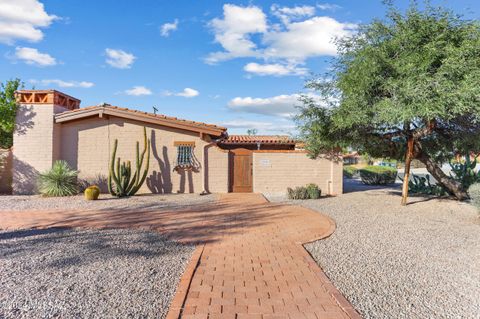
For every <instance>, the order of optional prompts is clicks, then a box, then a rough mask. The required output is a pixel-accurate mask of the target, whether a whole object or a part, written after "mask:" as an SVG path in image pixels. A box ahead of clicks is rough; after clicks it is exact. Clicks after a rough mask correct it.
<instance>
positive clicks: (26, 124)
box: [12, 104, 66, 194]
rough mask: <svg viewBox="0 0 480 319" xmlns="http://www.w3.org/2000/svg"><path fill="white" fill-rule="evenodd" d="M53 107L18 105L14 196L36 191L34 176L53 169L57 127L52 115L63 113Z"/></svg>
mask: <svg viewBox="0 0 480 319" xmlns="http://www.w3.org/2000/svg"><path fill="white" fill-rule="evenodd" d="M65 110H66V109H64V108H63V107H60V106H56V105H53V104H41V105H39V104H36V105H35V104H32V105H28V104H21V105H20V106H19V108H18V110H17V117H16V123H17V125H16V129H15V132H14V135H13V145H14V147H13V180H12V186H13V192H14V193H15V194H30V193H33V192H34V191H35V186H36V179H37V174H38V173H39V172H43V171H45V170H47V169H49V168H51V167H52V164H53V162H54V161H55V160H57V159H59V150H60V136H59V126H58V124H54V120H53V118H54V114H55V113H60V112H63V111H65Z"/></svg>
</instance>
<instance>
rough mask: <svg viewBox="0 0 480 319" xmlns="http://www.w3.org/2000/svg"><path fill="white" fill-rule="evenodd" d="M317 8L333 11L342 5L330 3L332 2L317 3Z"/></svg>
mask: <svg viewBox="0 0 480 319" xmlns="http://www.w3.org/2000/svg"><path fill="white" fill-rule="evenodd" d="M317 8H319V9H320V10H332V11H335V10H337V9H341V8H342V7H341V6H339V5H338V4H332V3H319V4H317Z"/></svg>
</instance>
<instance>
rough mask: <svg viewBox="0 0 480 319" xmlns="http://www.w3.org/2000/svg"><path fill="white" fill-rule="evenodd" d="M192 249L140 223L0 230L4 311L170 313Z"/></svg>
mask: <svg viewBox="0 0 480 319" xmlns="http://www.w3.org/2000/svg"><path fill="white" fill-rule="evenodd" d="M193 249H194V247H193V246H191V245H182V244H178V243H175V242H171V241H168V240H166V239H165V238H164V237H162V236H161V235H159V234H158V233H154V232H147V231H138V230H135V231H133V230H101V231H99V230H62V229H46V230H21V231H15V232H0V274H1V276H0V318H164V317H165V316H166V313H167V310H168V306H169V303H170V301H171V299H172V297H173V295H174V293H175V289H176V286H177V283H178V281H179V278H180V276H181V275H182V273H183V271H184V269H185V266H186V263H187V262H188V260H189V259H190V256H191V254H192V252H193Z"/></svg>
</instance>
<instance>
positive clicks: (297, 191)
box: [287, 186, 308, 200]
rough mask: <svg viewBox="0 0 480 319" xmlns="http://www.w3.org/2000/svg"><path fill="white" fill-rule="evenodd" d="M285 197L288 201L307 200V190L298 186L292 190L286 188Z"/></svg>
mask: <svg viewBox="0 0 480 319" xmlns="http://www.w3.org/2000/svg"><path fill="white" fill-rule="evenodd" d="M287 196H288V199H294V200H296V199H308V191H307V188H306V187H304V186H299V187H295V188H294V189H292V188H290V187H289V188H287Z"/></svg>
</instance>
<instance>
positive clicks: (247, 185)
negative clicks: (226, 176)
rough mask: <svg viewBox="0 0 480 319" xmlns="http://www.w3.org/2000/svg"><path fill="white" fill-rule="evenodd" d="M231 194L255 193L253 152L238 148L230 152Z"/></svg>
mask: <svg viewBox="0 0 480 319" xmlns="http://www.w3.org/2000/svg"><path fill="white" fill-rule="evenodd" d="M229 188H230V192H234V193H251V192H252V191H253V160H252V151H251V150H247V149H244V148H237V149H233V150H231V151H230V187H229Z"/></svg>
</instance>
